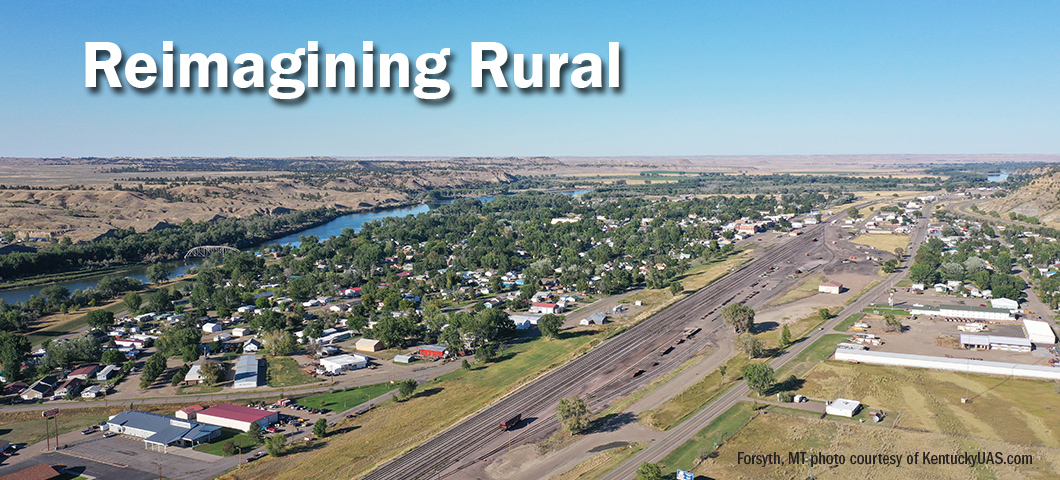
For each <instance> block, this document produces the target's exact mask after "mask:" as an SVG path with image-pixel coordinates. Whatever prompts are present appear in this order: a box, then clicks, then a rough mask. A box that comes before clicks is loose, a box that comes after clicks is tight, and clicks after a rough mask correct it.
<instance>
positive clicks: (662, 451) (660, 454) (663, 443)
mask: <svg viewBox="0 0 1060 480" xmlns="http://www.w3.org/2000/svg"><path fill="white" fill-rule="evenodd" d="M927 223H928V222H927V220H924V219H922V220H920V221H919V222H918V223H917V228H916V229H914V231H913V238H911V239H910V245H909V250H908V251H909V252H911V253H910V254H909V255H907V256H906V258H904V259H903V260H902V263H901V265H902V266H903V267H904V268H901V269H900V270H899V271H898V272H896V273H894V274H892V275H891V276H890V281H887V282H880V284H879V285H877V286H875V287H873V288H872V289H871V290H869V291H868V292H866V293H865V294H864V295H862V296H861V297H860V298H859V299H858V300H857V301H855V302H853V303H851V304H850V305H848V306H846V307H845V308H844V309H843V310H842V311H841V312H840V313H839V315H837V316H836V317H835V318H833V319H832V320H829V321H828V322H826V323H825V324H824V325H823V326H822V327H821V329H819V330H816V331H813V332H810V334H809V335H807V336H806V337H805V339H804V340H803V341H801V342H799V343H796V344H795V345H793V346H792V347H791V348H789V349H788V350H787V351H785V352H783V353H781V354H780V355H778V356H777V357H775V358H773V359H772V360H770V361H769V364H770V366H771V367H773V369H774V370H776V369H779V368H780V367H781V366H783V365H784V364H786V363H787V362H788V361H789V360H790V359H792V358H794V357H795V356H797V355H798V354H799V353H800V352H802V351H803V350H805V349H807V348H809V346H810V345H812V344H813V343H814V342H815V341H817V340H818V339H820V338H821V336H823V335H826V334H829V333H834V332H833V330H832V329H833V328H834V327H835V326H836V325H838V324H839V322H841V321H843V320H844V319H846V318H847V317H849V316H850V315H853V314H855V313H858V312H860V311H862V310H863V309H864V308H865V307H867V306H869V304H871V303H874V302H875V301H876V299H877V298H879V297H880V296H882V295H884V294H886V293H887V290H888V289H890V288H891V283H892V282H893V283H897V281H898V280H900V279H901V278H903V277H905V276H906V275H907V274H908V270H909V269H908V266H909V264H910V263H911V262H912V259H913V257H914V256H915V255H914V254H913V252H916V251H917V249H919V248H920V245H921V244H922V243H923V242H924V239H925V237H926V235H927ZM750 393H751V391H750V389H749V388H747V384H746V383H745V382H741V383H739V384H737V385H736V386H734V387H732V388H730V389H729V390H727V391H726V392H725V393H723V394H722V395H721V396H720V397H719V398H717V399H716V400H714V401H713V402H711V403H710V404H708V405H707V406H706V407H705V408H704V409H702V410H700V411H699V412H697V413H696V414H695V415H693V416H692V417H691V418H689V419H688V420H686V421H685V422H683V423H682V424H681V425H679V426H677V427H676V428H674V429H673V430H671V431H670V432H668V434H667V436H666V437H665V438H663V439H662V440H660V441H658V442H655V443H653V444H652V445H651V446H650V447H648V448H647V449H645V450H644V451H642V452H640V453H639V454H637V455H636V456H634V457H633V458H632V459H630V460H629V461H627V462H626V463H624V464H622V465H621V466H619V467H618V468H616V469H615V470H614V471H612V472H611V473H609V474H608V475H606V476H604V477H603V478H604V479H605V480H628V479H631V478H634V477H635V476H636V470H637V468H639V467H640V465H641V464H643V463H646V462H658V461H660V460H662V459H663V458H664V457H666V455H668V454H669V453H670V452H672V451H673V450H674V449H676V448H677V447H679V446H681V445H683V444H684V443H685V442H687V441H689V440H690V439H691V438H692V436H694V435H695V434H696V433H698V432H699V431H700V430H702V429H703V428H704V427H706V426H707V425H708V424H710V422H712V421H714V419H716V418H717V417H718V416H719V415H721V414H722V413H724V412H725V411H727V410H729V409H730V408H732V407H733V406H734V405H736V403H737V402H739V401H741V399H743V398H745V397H747V396H748V395H749V394H750Z"/></svg>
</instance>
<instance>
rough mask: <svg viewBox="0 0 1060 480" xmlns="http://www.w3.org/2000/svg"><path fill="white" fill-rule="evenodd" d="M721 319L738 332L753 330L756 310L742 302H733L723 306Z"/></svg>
mask: <svg viewBox="0 0 1060 480" xmlns="http://www.w3.org/2000/svg"><path fill="white" fill-rule="evenodd" d="M721 319H722V320H724V321H725V324H726V325H729V326H731V327H732V328H733V329H734V330H736V333H744V332H751V331H752V330H754V327H755V311H754V310H752V309H751V308H750V307H748V306H746V305H744V304H742V303H732V304H729V305H726V306H725V308H722V309H721Z"/></svg>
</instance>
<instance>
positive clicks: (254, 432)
mask: <svg viewBox="0 0 1060 480" xmlns="http://www.w3.org/2000/svg"><path fill="white" fill-rule="evenodd" d="M247 437H248V438H250V440H251V441H252V442H254V445H259V444H261V442H263V441H265V437H264V436H263V435H262V434H261V428H260V427H258V426H257V425H251V426H250V430H248V431H247Z"/></svg>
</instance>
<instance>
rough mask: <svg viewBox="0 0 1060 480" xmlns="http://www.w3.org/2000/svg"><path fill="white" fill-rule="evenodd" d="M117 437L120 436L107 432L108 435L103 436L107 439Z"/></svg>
mask: <svg viewBox="0 0 1060 480" xmlns="http://www.w3.org/2000/svg"><path fill="white" fill-rule="evenodd" d="M117 435H118V434H117V433H114V432H107V433H104V434H103V436H104V437H105V438H110V437H114V436H117Z"/></svg>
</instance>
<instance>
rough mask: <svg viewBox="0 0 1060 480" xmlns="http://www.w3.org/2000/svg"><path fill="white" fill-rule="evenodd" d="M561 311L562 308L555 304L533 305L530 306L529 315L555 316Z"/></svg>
mask: <svg viewBox="0 0 1060 480" xmlns="http://www.w3.org/2000/svg"><path fill="white" fill-rule="evenodd" d="M562 311H563V308H562V307H560V306H559V305H557V304H555V303H544V302H540V303H535V304H533V305H531V306H530V313H541V314H549V313H552V314H556V313H560V312H562Z"/></svg>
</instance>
